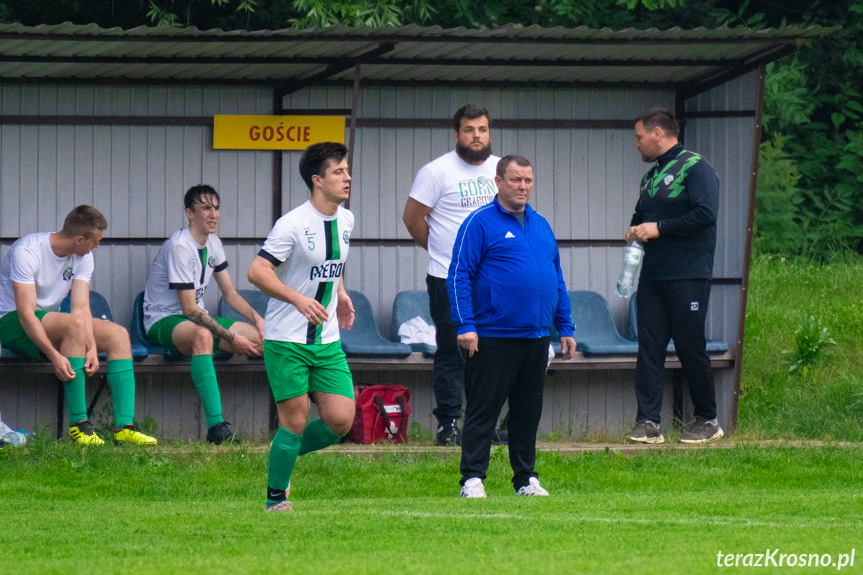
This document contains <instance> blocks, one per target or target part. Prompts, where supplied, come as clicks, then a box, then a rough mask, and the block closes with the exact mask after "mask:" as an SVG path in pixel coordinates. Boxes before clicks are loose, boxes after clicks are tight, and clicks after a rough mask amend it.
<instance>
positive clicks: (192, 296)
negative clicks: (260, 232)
mask: <svg viewBox="0 0 863 575" xmlns="http://www.w3.org/2000/svg"><path fill="white" fill-rule="evenodd" d="M220 202H221V200H220V198H219V194H218V192H216V190H215V189H214V188H213V187H212V186H208V185H197V186H192V187H191V188H189V190H188V191H187V192H186V195H185V198H184V200H183V203H184V205H185V211H186V217H187V218H188V220H189V227H188V228H183V229H181V230H178V231H176V232H174V233H173V234H172V235H171V237H170V238H168V239H167V240H166V241H165V243H164V244H162V247H161V249H160V250H159V254H158V255H157V256H156V260H155V261H154V262H153V265H152V267H151V268H150V277H149V278H148V279H147V289H146V291H145V292H144V329H145V330H146V332H147V339H149V340H150V341H151V342H152V343H154V344H157V345H163V346H165V347H168V348H170V349H171V350H172V351H173V352H174V353H175V354H177V355H181V356H186V357H191V358H192V366H191V369H192V381H193V382H194V384H195V388H197V390H198V394H199V395H200V396H201V403H202V404H203V407H204V413H205V414H206V418H207V441H209V442H210V443H214V444H216V445H218V444H221V443H225V442H228V443H239V438H238V437H237V436H236V435H235V434H234V432H232V431H231V428H230V424H229V423H228V422H227V421H225V419H224V417H222V399H221V395H220V394H219V386H218V383H217V381H216V370H215V367H214V365H213V352H214V351H215V350H217V349H221V350H222V351H226V352H228V353H233V354H239V355H245V356H261V355H263V339H264V319H263V318H262V317H261V316H260V315H258V314H257V313H256V312H255V310H254V309H252V306H250V305H249V303H248V302H247V301H246V300H245V299H243V297H242V296H241V295H240V294H238V293H237V290H236V289H235V288H234V283H233V282H232V281H231V276H230V274H229V273H228V271H227V268H228V261H227V259H226V258H225V252H224V250H223V249H222V242H221V240H220V239H219V237H218V236H217V235H216V230H217V229H218V227H219V217H220ZM213 278H215V280H216V284H217V285H218V286H219V290H220V291H221V292H222V298H223V299H224V300H225V302H226V303H227V304H228V305H229V306H231V308H233V309H234V310H235V311H236V312H237V313H239V314H240V315H242V316H243V317H244V318H246V319H248V320H249V321H250V322H251V324H252V325H249V324H247V323H244V322H235V321H234V320H232V319H227V318H221V317H215V318H214V317H212V316H210V314H209V313H207V310H206V309H204V303H203V298H204V292H205V291H206V289H207V285H208V284H209V283H210V280H211V279H213Z"/></svg>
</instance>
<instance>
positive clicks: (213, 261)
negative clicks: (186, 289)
mask: <svg viewBox="0 0 863 575" xmlns="http://www.w3.org/2000/svg"><path fill="white" fill-rule="evenodd" d="M207 265H208V266H209V267H211V268H215V267H216V259H215V258H213V257H210V259H208V260H207Z"/></svg>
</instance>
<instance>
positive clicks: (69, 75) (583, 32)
mask: <svg viewBox="0 0 863 575" xmlns="http://www.w3.org/2000/svg"><path fill="white" fill-rule="evenodd" d="M835 29H836V28H823V27H816V26H813V27H808V28H798V27H785V28H774V29H765V30H752V29H749V28H717V29H712V30H710V29H705V28H698V29H694V30H683V29H680V28H672V29H669V30H657V29H649V30H636V29H632V28H629V29H626V30H619V31H614V30H610V29H607V28H604V29H599V30H598V29H591V28H586V27H583V26H582V27H579V28H573V29H567V28H560V27H558V28H541V27H539V26H527V27H522V26H515V25H509V26H504V27H501V28H497V29H494V30H471V29H466V28H454V29H443V28H440V27H438V26H433V27H427V28H424V27H420V26H415V25H410V26H405V27H402V28H370V27H357V28H351V27H346V26H333V27H331V28H315V29H308V30H294V29H285V30H259V31H253V32H248V31H245V30H235V31H223V30H198V29H197V28H169V27H145V26H141V27H138V28H133V29H131V30H122V29H120V28H101V27H99V26H97V25H95V24H88V25H76V24H71V23H65V24H57V25H41V26H32V27H31V26H22V25H20V24H0V82H42V81H52V82H63V81H66V82H85V81H90V80H95V81H101V82H132V81H141V80H149V81H158V82H161V83H171V82H179V83H219V82H223V83H233V84H267V85H289V84H296V83H298V82H299V83H303V82H313V83H317V84H326V83H332V82H347V81H352V80H353V77H354V73H355V72H354V63H355V62H357V61H359V62H361V63H362V78H363V80H364V81H367V82H372V83H380V84H395V85H403V84H418V85H423V84H434V83H440V82H448V83H456V82H469V83H489V82H491V83H494V84H501V85H504V84H507V83H512V82H515V83H531V82H533V83H544V84H550V85H577V84H594V83H596V84H620V85H632V84H647V85H675V86H689V87H691V86H693V85H702V84H705V83H707V82H711V81H715V80H716V79H718V78H722V77H726V76H728V75H729V74H732V75H733V74H734V73H735V71H739V72H740V73H743V72H745V71H747V70H748V69H751V68H752V67H753V66H757V65H759V64H761V63H764V62H766V61H770V60H772V59H776V58H779V57H781V56H782V55H784V54H787V53H789V52H791V51H793V50H794V49H795V47H796V46H797V45H798V43H799V42H801V41H806V40H809V39H814V38H818V37H820V36H824V35H826V34H829V33H830V32H832V31H834V30H835Z"/></svg>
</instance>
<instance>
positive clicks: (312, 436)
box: [300, 419, 342, 455]
mask: <svg viewBox="0 0 863 575" xmlns="http://www.w3.org/2000/svg"><path fill="white" fill-rule="evenodd" d="M341 438H342V436H341V435H336V434H335V433H333V432H332V431H331V430H330V428H329V427H327V425H326V424H325V423H324V422H323V421H321V420H320V419H316V420H314V421H313V422H311V423H310V424H308V425H307V426H306V430H305V431H304V432H303V440H302V441H301V442H300V455H305V454H306V453H311V452H312V451H317V450H318V449H323V448H325V447H329V446H330V445H332V444H334V443H335V442H337V441H338V440H339V439H341Z"/></svg>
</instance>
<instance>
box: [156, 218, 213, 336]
mask: <svg viewBox="0 0 863 575" xmlns="http://www.w3.org/2000/svg"><path fill="white" fill-rule="evenodd" d="M227 267H228V262H227V260H226V259H225V250H223V249H222V240H220V239H219V238H218V236H216V234H210V236H209V237H208V238H207V243H206V244H205V245H203V246H202V245H199V244H198V242H196V241H195V238H193V237H192V232H190V231H189V229H188V228H183V229H181V230H178V231H176V232H174V233H173V234H171V237H170V238H168V239H167V240H165V243H163V244H162V247H161V248H159V253H158V255H156V259H155V261H154V262H153V266H152V267H151V268H150V277H148V278H147V289H146V290H145V291H144V328H145V329H146V330H147V331H150V328H152V327H153V324H154V323H156V322H157V321H159V320H160V319H162V318H164V317H167V316H169V315H183V308H182V306H180V298H178V297H177V291H176V290H195V302H196V303H197V304H198V307H200V308H201V309H204V310H205V308H204V292H205V291H206V290H207V285H208V284H209V283H210V279H211V278H212V277H213V274H214V273H215V272H220V271H222V270H223V269H225V268H227ZM205 311H206V310H205Z"/></svg>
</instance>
